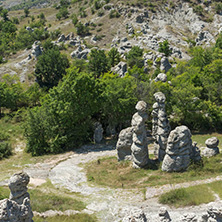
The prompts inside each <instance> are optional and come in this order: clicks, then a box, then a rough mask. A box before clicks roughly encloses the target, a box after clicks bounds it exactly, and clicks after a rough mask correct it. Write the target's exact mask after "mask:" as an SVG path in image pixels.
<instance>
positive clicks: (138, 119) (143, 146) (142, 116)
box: [131, 101, 149, 168]
mask: <svg viewBox="0 0 222 222" xmlns="http://www.w3.org/2000/svg"><path fill="white" fill-rule="evenodd" d="M135 108H136V110H137V111H138V112H136V113H135V114H134V115H133V118H132V121H131V125H132V127H133V144H132V146H131V150H132V158H133V167H134V168H144V167H146V166H147V165H148V163H149V154H148V141H147V136H146V127H145V121H146V120H147V118H148V115H147V113H146V110H147V104H146V103H145V102H144V101H139V102H138V103H137V104H136V107H135Z"/></svg>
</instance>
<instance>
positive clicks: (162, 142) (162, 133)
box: [151, 92, 170, 161]
mask: <svg viewBox="0 0 222 222" xmlns="http://www.w3.org/2000/svg"><path fill="white" fill-rule="evenodd" d="M154 98H155V100H156V102H155V103H154V104H153V111H152V113H151V115H152V116H153V120H152V136H153V138H154V140H155V142H154V150H155V154H156V155H157V156H158V159H159V160H160V161H162V160H163V158H164V156H165V150H166V144H167V139H168V136H169V133H170V125H169V121H168V118H167V115H166V111H165V101H166V97H165V95H164V94H163V93H162V92H157V93H155V94H154Z"/></svg>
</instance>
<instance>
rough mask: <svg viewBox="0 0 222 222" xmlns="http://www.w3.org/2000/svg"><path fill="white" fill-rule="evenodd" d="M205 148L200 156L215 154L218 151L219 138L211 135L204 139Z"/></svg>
mask: <svg viewBox="0 0 222 222" xmlns="http://www.w3.org/2000/svg"><path fill="white" fill-rule="evenodd" d="M205 144H206V146H207V147H206V148H204V150H203V151H202V153H201V154H202V156H206V157H212V156H215V155H217V154H218V153H219V152H220V151H219V148H218V144H219V140H218V139H217V137H211V138H209V139H207V140H206V141H205Z"/></svg>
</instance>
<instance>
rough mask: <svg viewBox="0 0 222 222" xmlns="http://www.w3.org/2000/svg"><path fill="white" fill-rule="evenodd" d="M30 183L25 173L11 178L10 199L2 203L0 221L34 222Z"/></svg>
mask: <svg viewBox="0 0 222 222" xmlns="http://www.w3.org/2000/svg"><path fill="white" fill-rule="evenodd" d="M28 183H29V176H28V174H26V173H23V172H21V173H17V174H14V175H13V176H12V177H11V178H10V180H9V188H10V191H11V193H10V197H9V199H4V200H1V201H0V221H2V222H32V217H33V213H32V210H31V206H30V196H29V193H28V192H27V189H28V188H27V185H28Z"/></svg>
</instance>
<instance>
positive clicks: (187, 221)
mask: <svg viewBox="0 0 222 222" xmlns="http://www.w3.org/2000/svg"><path fill="white" fill-rule="evenodd" d="M180 221H181V222H197V221H198V218H197V217H196V215H195V214H193V213H191V214H184V215H183V216H182V218H181V220H180Z"/></svg>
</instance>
